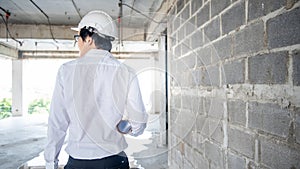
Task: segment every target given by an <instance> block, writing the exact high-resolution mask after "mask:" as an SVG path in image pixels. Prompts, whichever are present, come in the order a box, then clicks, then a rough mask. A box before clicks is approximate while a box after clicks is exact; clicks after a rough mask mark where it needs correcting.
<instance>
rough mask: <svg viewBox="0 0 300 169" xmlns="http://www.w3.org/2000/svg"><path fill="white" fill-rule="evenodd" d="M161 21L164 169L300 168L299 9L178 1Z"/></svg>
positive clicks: (265, 3)
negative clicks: (164, 28) (166, 90)
mask: <svg viewBox="0 0 300 169" xmlns="http://www.w3.org/2000/svg"><path fill="white" fill-rule="evenodd" d="M168 18H169V19H168V23H167V25H168V38H169V39H168V50H169V58H170V59H169V60H170V61H169V68H170V70H169V74H170V98H169V99H170V105H169V106H170V112H169V150H170V151H169V164H170V168H172V169H190V168H195V169H202V168H203V169H218V168H220V169H223V168H225V169H243V168H245V169H250V168H251V169H276V168H278V169H282V168H288V169H296V168H300V66H299V65H300V55H299V52H300V19H299V18H300V2H299V1H298V0H276V1H271V0H222V1H219V0H178V1H175V3H174V4H173V5H172V6H171V8H170V10H169V13H168Z"/></svg>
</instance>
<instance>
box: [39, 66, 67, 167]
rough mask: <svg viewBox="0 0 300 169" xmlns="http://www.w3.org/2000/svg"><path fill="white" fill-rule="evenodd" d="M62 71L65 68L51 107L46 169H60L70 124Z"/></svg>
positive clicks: (58, 80)
mask: <svg viewBox="0 0 300 169" xmlns="http://www.w3.org/2000/svg"><path fill="white" fill-rule="evenodd" d="M62 71H63V67H61V68H60V69H59V71H58V74H57V77H56V84H55V88H54V92H53V96H52V101H51V106H50V114H49V119H48V133H47V134H48V140H47V145H46V147H45V152H44V158H45V161H46V169H56V168H58V155H59V153H60V150H61V147H62V145H63V143H64V140H65V136H66V133H67V129H68V126H69V122H70V120H69V117H68V114H67V111H66V108H65V100H64V86H63V77H62Z"/></svg>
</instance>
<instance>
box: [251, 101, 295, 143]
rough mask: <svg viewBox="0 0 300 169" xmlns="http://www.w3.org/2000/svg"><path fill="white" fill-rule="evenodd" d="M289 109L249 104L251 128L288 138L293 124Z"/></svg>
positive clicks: (270, 105)
mask: <svg viewBox="0 0 300 169" xmlns="http://www.w3.org/2000/svg"><path fill="white" fill-rule="evenodd" d="M291 120H292V118H291V114H290V112H289V111H288V110H287V109H282V108H281V107H280V106H278V105H276V104H272V103H258V102H250V103H249V127H250V128H253V129H257V130H261V131H265V132H268V133H270V134H274V135H277V136H281V137H283V138H286V137H287V136H288V132H289V127H290V123H291Z"/></svg>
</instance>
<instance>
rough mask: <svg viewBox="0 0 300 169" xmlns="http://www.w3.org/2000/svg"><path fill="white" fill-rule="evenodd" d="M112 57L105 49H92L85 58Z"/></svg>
mask: <svg viewBox="0 0 300 169" xmlns="http://www.w3.org/2000/svg"><path fill="white" fill-rule="evenodd" d="M107 55H109V56H111V53H110V52H108V51H107V50H103V49H90V50H89V51H88V52H87V53H86V54H85V55H84V56H83V57H85V58H87V57H104V56H107Z"/></svg>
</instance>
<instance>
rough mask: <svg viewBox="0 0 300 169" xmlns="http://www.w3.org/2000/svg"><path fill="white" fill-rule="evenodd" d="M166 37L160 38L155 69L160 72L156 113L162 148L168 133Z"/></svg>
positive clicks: (158, 74) (157, 81)
mask: <svg viewBox="0 0 300 169" xmlns="http://www.w3.org/2000/svg"><path fill="white" fill-rule="evenodd" d="M165 38H166V37H165V36H160V38H159V41H158V45H159V46H158V48H159V49H158V50H159V51H158V59H156V62H155V67H156V68H158V70H159V71H156V74H155V75H156V76H155V81H156V83H155V85H156V86H155V88H156V89H157V90H158V92H157V94H156V95H155V100H156V105H155V108H156V112H159V115H160V116H159V123H160V128H159V130H160V138H159V144H160V145H161V146H163V145H166V144H167V131H166V129H167V128H166V123H167V121H166V120H167V118H166V117H167V112H166V104H167V103H166V101H167V99H166V73H165V72H166V58H165V56H166V49H165V45H166V43H165V42H166V41H165Z"/></svg>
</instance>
